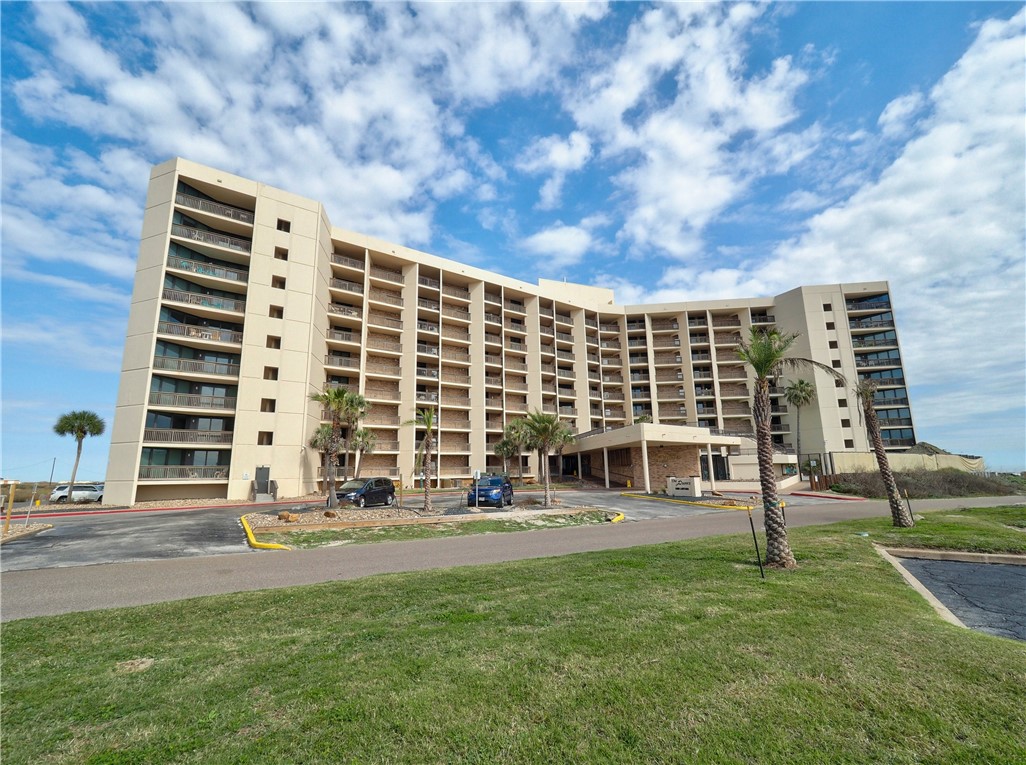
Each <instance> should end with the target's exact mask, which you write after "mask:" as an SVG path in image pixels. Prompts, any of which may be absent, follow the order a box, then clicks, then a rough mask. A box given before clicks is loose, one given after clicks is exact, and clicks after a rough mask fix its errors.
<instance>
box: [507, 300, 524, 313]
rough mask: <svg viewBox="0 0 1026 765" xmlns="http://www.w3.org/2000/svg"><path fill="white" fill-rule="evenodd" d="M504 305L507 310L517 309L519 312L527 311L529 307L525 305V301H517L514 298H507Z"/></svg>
mask: <svg viewBox="0 0 1026 765" xmlns="http://www.w3.org/2000/svg"><path fill="white" fill-rule="evenodd" d="M503 306H505V307H506V310H509V311H516V312H517V313H527V308H526V307H525V306H524V304H523V303H515V302H513V301H512V300H506V301H504V302H503Z"/></svg>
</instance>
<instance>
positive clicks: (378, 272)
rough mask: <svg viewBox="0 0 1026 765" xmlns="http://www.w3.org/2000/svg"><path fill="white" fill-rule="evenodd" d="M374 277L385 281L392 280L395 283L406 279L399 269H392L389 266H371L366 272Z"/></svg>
mask: <svg viewBox="0 0 1026 765" xmlns="http://www.w3.org/2000/svg"><path fill="white" fill-rule="evenodd" d="M368 273H369V274H370V275H371V276H373V277H374V278H375V279H384V280H385V281H387V282H393V283H395V284H403V283H404V282H405V281H406V280H405V279H404V278H403V275H402V273H401V272H399V271H393V270H391V269H389V268H382V267H381V266H371V267H370V271H369V272H368Z"/></svg>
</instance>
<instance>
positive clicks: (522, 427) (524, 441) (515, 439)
mask: <svg viewBox="0 0 1026 765" xmlns="http://www.w3.org/2000/svg"><path fill="white" fill-rule="evenodd" d="M502 436H503V438H504V439H508V440H509V441H510V443H512V444H513V450H514V454H513V455H512V456H514V457H516V459H517V482H518V483H519V484H520V485H521V486H523V485H524V459H523V455H524V449H526V448H527V445H528V442H529V441H530V440H531V434H530V432H529V431H528V428H527V420H525V419H524V418H523V417H518V418H517V419H515V420H510V421H509V422H507V423H506V430H505V431H504V432H503V434H502Z"/></svg>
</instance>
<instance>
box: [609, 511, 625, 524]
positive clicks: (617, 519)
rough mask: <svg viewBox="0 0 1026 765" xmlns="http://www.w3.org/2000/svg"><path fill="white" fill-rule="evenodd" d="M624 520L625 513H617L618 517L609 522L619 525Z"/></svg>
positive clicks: (615, 516)
mask: <svg viewBox="0 0 1026 765" xmlns="http://www.w3.org/2000/svg"><path fill="white" fill-rule="evenodd" d="M623 519H624V514H623V513H617V514H616V515H614V516H613V517H612V518H610V519H609V522H610V523H619V522H620V521H622V520H623Z"/></svg>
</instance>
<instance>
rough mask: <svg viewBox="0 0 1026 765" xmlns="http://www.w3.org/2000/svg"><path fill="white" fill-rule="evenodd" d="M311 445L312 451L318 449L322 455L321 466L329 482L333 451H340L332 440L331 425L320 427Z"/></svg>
mask: <svg viewBox="0 0 1026 765" xmlns="http://www.w3.org/2000/svg"><path fill="white" fill-rule="evenodd" d="M309 444H310V448H311V449H316V450H317V451H319V452H320V453H321V466H322V467H323V468H324V476H325V480H327V476H328V473H329V471H330V470H331V454H332V449H333V448H334V449H335V450H336V451H337V450H338V442H337V441H335V440H334V439H333V438H332V432H331V425H328V424H327V423H325V424H322V425H320V426H318V428H317V430H315V431H314V434H313V435H312V436H311V437H310V441H309ZM332 489H334V487H332ZM331 496H335V492H334V491H332V492H331Z"/></svg>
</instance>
